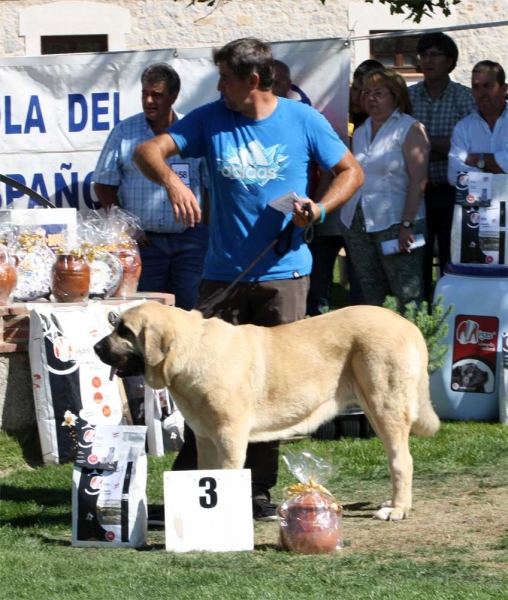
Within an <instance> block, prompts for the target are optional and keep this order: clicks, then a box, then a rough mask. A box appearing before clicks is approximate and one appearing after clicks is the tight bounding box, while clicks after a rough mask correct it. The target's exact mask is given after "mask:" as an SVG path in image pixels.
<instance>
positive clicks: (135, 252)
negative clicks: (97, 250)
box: [110, 244, 141, 298]
mask: <svg viewBox="0 0 508 600" xmlns="http://www.w3.org/2000/svg"><path fill="white" fill-rule="evenodd" d="M110 252H111V254H113V255H114V256H116V257H117V258H118V259H120V262H121V263H122V267H123V277H122V281H121V283H120V285H119V286H118V288H117V289H116V290H115V291H114V293H113V294H111V295H112V296H113V297H114V298H125V297H126V296H132V295H133V294H135V293H136V291H137V289H138V282H139V278H140V276H141V257H140V256H139V249H138V246H137V244H136V245H134V246H131V247H130V248H124V249H122V250H112V251H110Z"/></svg>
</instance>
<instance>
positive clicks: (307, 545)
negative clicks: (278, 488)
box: [278, 451, 342, 554]
mask: <svg viewBox="0 0 508 600" xmlns="http://www.w3.org/2000/svg"><path fill="white" fill-rule="evenodd" d="M283 458H284V461H285V463H286V465H287V467H288V468H289V470H290V471H291V473H292V474H293V475H294V476H295V477H296V478H297V479H298V480H299V482H300V483H296V484H293V485H290V486H288V487H287V488H285V489H284V496H285V498H286V499H285V501H284V502H283V504H282V505H281V506H280V507H279V509H278V512H279V517H280V531H279V545H280V546H281V548H283V549H285V550H291V551H292V552H299V553H301V554H331V553H334V552H337V551H339V550H341V548H342V507H341V506H340V505H339V504H338V502H337V500H336V499H335V498H334V497H333V495H332V494H331V493H330V492H329V491H328V490H327V489H326V488H325V487H324V485H323V484H325V483H327V481H328V480H329V478H330V476H331V475H332V473H333V467H332V465H330V463H328V462H326V461H325V460H323V459H322V458H319V457H316V456H313V455H312V454H309V453H308V452H300V453H293V452H291V451H287V453H286V455H285V456H284V457H283Z"/></svg>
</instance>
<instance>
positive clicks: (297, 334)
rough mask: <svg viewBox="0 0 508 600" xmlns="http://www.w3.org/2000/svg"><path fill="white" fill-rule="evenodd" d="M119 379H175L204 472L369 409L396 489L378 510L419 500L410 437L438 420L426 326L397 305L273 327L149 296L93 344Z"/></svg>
mask: <svg viewBox="0 0 508 600" xmlns="http://www.w3.org/2000/svg"><path fill="white" fill-rule="evenodd" d="M95 351H96V353H97V354H98V356H99V357H100V359H101V360H102V361H103V362H105V363H106V364H108V365H110V366H111V367H112V370H111V373H112V375H113V374H117V375H118V376H120V377H127V376H132V375H141V374H143V375H144V377H145V380H146V382H147V383H148V385H150V386H151V387H152V388H154V389H160V388H163V387H167V388H169V390H170V393H171V396H172V398H173V399H174V400H175V402H176V404H177V406H178V407H179V409H180V411H181V413H182V415H183V417H184V419H185V421H186V422H187V423H188V425H189V426H190V428H191V429H192V430H193V432H194V434H195V436H196V444H197V451H198V466H199V469H241V468H243V466H244V462H245V455H246V449H247V444H248V442H264V441H270V440H277V439H284V438H288V437H291V436H294V435H301V434H307V433H310V432H312V431H314V430H315V429H317V427H318V426H319V425H320V424H322V423H324V422H326V421H329V420H330V419H332V418H333V417H335V416H336V415H338V414H339V413H340V412H343V411H344V410H345V409H346V408H348V407H349V406H354V405H356V406H360V407H361V408H362V410H363V411H364V413H365V415H366V416H367V418H368V420H369V422H370V423H371V425H372V427H373V428H374V430H375V432H376V434H377V436H378V437H379V439H380V441H381V442H382V444H383V446H384V448H385V450H386V453H387V457H388V464H389V467H390V472H391V476H392V484H393V495H392V499H391V501H388V502H385V503H384V504H383V505H382V508H381V509H380V510H378V511H377V512H376V514H375V516H376V517H377V518H379V519H382V520H392V521H397V520H400V519H403V518H405V517H406V516H407V515H408V513H409V510H410V508H411V488H412V476H413V460H412V457H411V454H410V452H409V434H410V433H415V434H418V435H423V436H430V435H433V434H434V433H436V432H437V430H438V429H439V419H438V417H437V415H436V413H435V412H434V409H433V408H432V405H431V402H430V396H429V376H428V372H427V364H428V353H427V346H426V343H425V340H424V338H423V336H422V334H421V332H420V331H419V329H418V328H417V327H416V326H415V325H413V324H412V323H410V322H409V321H408V320H407V319H404V318H403V317H401V316H400V315H397V314H395V313H394V312H392V311H390V310H387V309H384V308H379V307H375V306H350V307H347V308H343V309H341V310H336V311H332V312H329V313H327V314H324V315H321V316H318V317H313V318H310V319H304V320H301V321H296V322H294V323H289V324H287V325H278V326H276V327H259V326H255V325H231V324H230V323H226V322H225V321H222V320H220V319H218V318H211V319H205V318H204V317H203V316H202V314H201V313H200V312H198V311H196V310H193V311H185V310H181V309H179V308H175V307H168V306H163V305H161V304H159V303H157V302H150V301H149V302H145V303H143V304H142V305H140V306H137V307H135V308H132V309H130V310H127V311H126V312H125V313H123V314H122V315H121V317H120V319H119V320H118V322H117V323H116V325H115V329H114V331H113V332H112V333H111V334H110V335H108V336H106V337H105V338H103V339H102V340H101V341H100V342H98V343H97V344H96V345H95Z"/></svg>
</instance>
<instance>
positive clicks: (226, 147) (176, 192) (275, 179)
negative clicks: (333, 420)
mask: <svg viewBox="0 0 508 600" xmlns="http://www.w3.org/2000/svg"><path fill="white" fill-rule="evenodd" d="M213 58H214V62H215V64H216V65H217V67H218V70H219V83H218V86H217V89H218V91H219V92H220V93H221V94H222V98H221V100H219V101H217V102H212V103H211V104H207V105H205V106H202V107H200V108H198V109H196V110H194V111H192V112H191V113H189V114H188V115H187V116H186V117H184V118H183V119H182V120H181V121H179V122H178V123H175V124H174V125H173V126H172V127H170V128H169V129H168V130H167V134H166V135H165V134H163V135H160V136H157V137H156V138H154V139H152V140H149V141H147V142H145V143H143V144H141V145H140V146H138V148H137V149H136V151H135V154H134V160H135V162H136V164H137V165H138V167H139V168H140V169H141V171H142V172H143V173H144V175H145V176H146V177H148V178H149V179H151V180H152V181H154V182H155V183H158V184H159V185H162V186H163V187H164V188H165V189H166V191H167V194H168V198H169V201H170V202H171V204H172V206H173V210H174V211H175V217H176V219H177V220H181V221H182V222H183V223H185V224H188V225H189V226H191V227H192V226H194V225H195V224H196V223H199V222H200V220H201V210H200V208H199V204H198V202H197V201H196V198H195V197H194V194H193V193H192V191H191V190H189V189H188V188H187V187H185V186H183V185H182V184H181V181H180V180H179V178H178V177H177V176H176V177H175V173H174V172H172V171H171V169H169V168H168V167H167V164H166V162H165V160H166V158H168V157H170V156H173V155H174V154H180V155H181V156H182V157H183V158H187V157H204V158H205V160H206V163H207V167H208V172H209V179H210V182H209V184H210V221H209V224H210V227H209V228H210V240H209V249H208V253H207V255H206V259H205V271H204V275H203V280H202V282H201V285H200V288H199V298H198V304H197V306H196V308H197V309H198V310H201V311H202V312H204V313H205V314H207V315H210V314H212V315H213V316H216V317H219V318H222V319H223V320H225V321H228V322H230V323H233V324H235V325H239V324H247V323H250V324H253V325H262V326H273V325H280V324H283V323H289V322H291V321H296V320H298V319H303V318H304V317H305V309H306V299H307V292H308V289H309V273H310V271H311V267H312V258H311V254H310V252H309V249H308V247H307V244H306V243H305V242H304V240H303V236H302V232H303V228H304V227H306V226H307V225H308V224H309V221H310V220H311V218H312V219H313V220H314V221H315V222H318V223H319V222H323V221H324V219H325V217H326V214H327V213H329V212H331V211H333V210H335V209H336V208H338V207H339V206H341V205H342V204H344V203H345V202H346V201H347V200H348V199H349V198H350V197H351V196H352V195H353V194H354V193H355V192H356V190H357V189H358V188H359V187H360V186H361V184H362V183H363V173H362V170H361V168H360V166H359V165H358V163H357V162H356V160H355V159H354V157H353V156H352V154H351V153H350V152H349V150H348V149H347V148H346V146H345V145H344V144H343V143H342V142H341V140H340V139H339V137H338V136H337V134H336V133H335V132H334V131H333V129H332V127H331V125H330V124H329V123H328V121H327V120H326V119H325V118H324V117H323V116H322V115H321V114H320V113H319V112H318V111H316V110H314V109H313V108H311V107H309V106H306V105H304V104H302V103H299V102H293V101H291V100H287V99H286V98H278V97H277V96H275V95H274V94H273V93H272V85H273V79H274V59H273V56H272V53H271V50H270V47H269V46H268V45H267V44H264V43H263V42H261V41H260V40H257V39H254V38H245V39H240V40H236V41H233V42H230V43H229V44H227V45H226V46H224V47H223V48H221V49H217V50H215V51H214V53H213ZM313 162H317V163H318V164H319V165H320V166H321V167H322V169H323V170H325V171H328V170H332V172H333V173H334V175H335V178H334V179H333V180H332V181H331V183H330V186H329V188H328V190H327V191H326V192H325V193H324V195H323V196H322V199H321V202H319V203H314V202H313V201H312V200H311V199H309V198H308V195H309V183H310V181H309V180H310V174H311V171H312V164H313ZM288 192H295V193H296V194H297V195H298V197H299V198H300V199H301V200H300V201H295V202H292V203H291V204H290V205H289V208H288V210H286V211H284V210H278V209H277V208H276V207H273V206H271V205H270V202H271V201H273V200H276V199H277V198H280V197H281V196H283V195H285V194H287V193H288ZM307 203H308V208H305V207H304V205H305V204H307ZM291 219H292V220H293V222H294V224H295V226H296V227H295V229H294V233H293V235H292V237H289V238H288V239H287V240H285V242H287V247H286V248H285V250H287V251H285V252H284V253H282V252H278V251H277V247H274V248H272V249H271V250H270V251H268V252H267V253H266V254H265V255H264V256H263V257H262V258H261V259H260V260H259V261H258V262H257V263H256V264H255V265H254V266H253V267H252V269H250V270H249V272H248V273H246V274H244V276H243V277H242V279H241V281H240V282H239V283H238V284H237V285H236V286H235V287H234V288H233V289H232V290H231V292H230V293H229V295H228V296H227V297H226V298H225V299H223V300H220V301H219V302H217V300H216V299H217V297H218V296H220V293H221V291H223V290H225V289H226V288H227V287H228V286H229V284H230V283H231V282H232V281H234V280H235V279H236V278H237V277H238V276H239V275H240V274H241V273H242V272H243V271H244V270H245V269H246V267H248V266H249V265H251V263H253V262H254V261H255V259H256V258H257V257H259V255H260V254H261V253H262V252H263V250H265V249H266V248H267V246H269V245H270V243H271V242H272V241H273V240H274V239H276V238H277V236H278V235H279V234H280V233H281V231H282V230H284V228H285V227H286V225H287V223H288V222H289V221H290V220H291ZM302 360H306V357H302ZM295 385H296V382H295ZM195 468H197V458H196V449H195V439H194V436H193V434H192V432H191V431H190V430H189V429H188V428H187V429H186V436H185V444H184V446H183V447H182V449H181V451H180V453H179V455H178V457H177V459H176V461H175V466H174V469H176V470H188V469H195ZM245 468H248V469H251V471H252V498H253V509H254V517H255V518H256V519H258V520H272V519H276V512H275V509H276V507H275V505H273V504H271V503H270V492H269V490H270V488H271V487H273V486H274V485H275V483H276V481H277V469H278V442H263V443H256V444H249V447H248V449H247V458H246V463H245Z"/></svg>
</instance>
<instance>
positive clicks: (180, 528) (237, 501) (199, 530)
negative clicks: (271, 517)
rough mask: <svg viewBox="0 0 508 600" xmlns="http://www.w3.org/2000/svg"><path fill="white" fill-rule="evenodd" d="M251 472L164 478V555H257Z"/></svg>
mask: <svg viewBox="0 0 508 600" xmlns="http://www.w3.org/2000/svg"><path fill="white" fill-rule="evenodd" d="M251 496H252V494H251V472H250V470H249V469H231V470H213V471H211V470H210V471H170V472H166V473H164V508H165V511H164V512H165V523H166V550H167V551H168V552H189V551H191V550H207V551H211V552H233V551H239V550H253V549H254V526H253V522H252V500H251Z"/></svg>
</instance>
